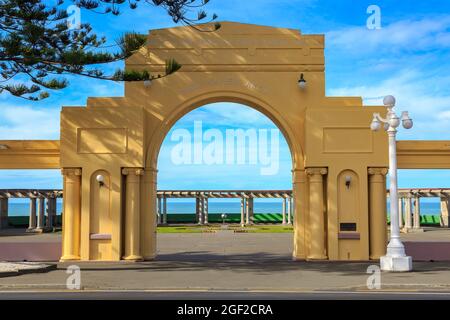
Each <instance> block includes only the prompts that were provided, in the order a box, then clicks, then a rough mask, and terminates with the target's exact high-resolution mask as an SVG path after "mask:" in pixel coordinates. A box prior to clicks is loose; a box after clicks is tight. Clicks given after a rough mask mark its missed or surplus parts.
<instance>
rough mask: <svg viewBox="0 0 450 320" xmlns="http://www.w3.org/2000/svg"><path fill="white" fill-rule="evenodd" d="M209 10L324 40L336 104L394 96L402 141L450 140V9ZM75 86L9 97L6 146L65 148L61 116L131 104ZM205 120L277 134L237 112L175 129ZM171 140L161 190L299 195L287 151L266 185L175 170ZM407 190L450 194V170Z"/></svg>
mask: <svg viewBox="0 0 450 320" xmlns="http://www.w3.org/2000/svg"><path fill="white" fill-rule="evenodd" d="M68 4H69V2H67V5H68ZM372 4H375V5H378V6H379V7H380V8H381V27H382V28H381V29H380V30H368V29H367V28H366V20H367V18H368V17H369V15H368V14H367V13H366V10H367V8H368V6H369V5H372ZM206 9H207V11H208V12H210V13H213V12H214V13H217V14H218V15H219V20H223V21H237V22H243V23H253V24H262V25H269V26H277V27H287V28H295V29H300V30H302V32H303V33H305V34H308V33H324V34H325V35H326V70H327V71H326V77H327V78H326V80H327V95H328V96H348V95H354V96H363V98H364V101H365V104H367V105H373V104H380V102H381V100H380V97H382V96H384V95H386V94H394V95H395V96H396V97H397V100H398V106H399V108H401V109H403V108H405V109H407V110H409V111H410V114H411V116H412V117H413V118H414V120H415V127H414V129H413V130H410V131H404V130H403V131H402V132H401V133H400V134H399V138H400V139H447V140H450V130H449V128H450V61H449V59H448V57H449V51H450V2H448V1H437V0H429V1H407V0H403V1H402V0H396V1H393V0H391V1H378V0H371V1H362V0H358V1H354V0H353V1H349V0H340V1H328V0H320V1H318V0H298V1H293V0H291V1H287V0H258V1H241V0H226V1H219V0H211V2H210V4H208V6H207V7H206ZM81 18H82V21H83V22H89V23H91V24H92V26H93V28H94V30H95V31H96V32H97V33H99V34H102V35H105V36H107V37H108V39H110V40H111V41H113V39H115V38H117V37H118V36H119V35H120V34H121V33H123V32H126V31H137V32H141V33H147V31H148V30H150V29H155V28H164V27H172V26H174V23H173V22H172V21H171V20H170V18H169V17H167V16H166V15H165V13H164V12H163V11H162V10H161V9H158V8H152V7H148V6H145V5H142V4H141V5H140V7H139V9H138V10H135V11H131V10H126V9H125V8H124V10H123V13H122V15H121V16H119V17H113V16H105V15H96V14H93V13H89V12H85V11H83V12H82V15H81ZM113 68H115V66H111V69H113ZM69 80H70V82H71V85H70V87H69V88H67V89H65V90H62V91H58V92H52V95H51V97H50V98H49V99H46V100H44V101H41V102H38V103H36V102H27V101H25V100H21V99H17V98H14V97H10V96H8V95H7V94H1V95H0V107H1V108H2V114H1V115H2V116H1V117H0V139H59V111H60V108H61V106H63V105H64V106H71V105H85V104H86V98H87V97H88V96H121V95H123V86H122V84H118V83H113V82H102V81H97V80H92V79H85V78H83V79H77V78H73V77H71V78H70V79H69ZM198 119H203V121H204V125H205V127H210V126H212V125H214V123H217V121H220V123H221V126H220V128H221V129H226V128H248V126H249V125H250V123H245V121H242V120H243V119H252V120H256V122H255V123H256V126H257V128H275V127H274V126H273V124H271V123H270V121H268V120H267V119H265V118H264V116H262V115H261V114H258V113H257V112H256V111H252V110H250V109H248V108H246V107H239V106H234V105H229V104H218V105H214V106H208V107H205V108H202V109H197V110H195V111H193V112H192V113H191V114H188V115H187V116H186V117H185V118H183V119H182V120H181V121H180V122H179V123H177V125H176V127H180V128H181V127H184V128H189V126H191V127H192V126H193V121H195V120H198ZM213 119H214V121H213ZM236 119H239V121H236ZM216 120H217V121H216ZM253 126H255V125H253ZM174 129H176V128H174ZM281 138H282V137H281ZM169 140H170V137H168V139H167V143H165V145H164V147H163V149H162V151H161V157H160V162H159V170H160V175H159V179H158V184H159V187H160V188H260V189H264V188H290V184H291V178H290V155H289V150H288V148H287V146H286V144H285V142H283V141H282V142H281V144H280V170H279V174H277V175H274V176H261V175H260V174H258V172H259V171H258V170H259V169H258V167H257V166H225V167H223V166H222V167H221V166H199V165H197V166H174V165H173V164H172V163H171V162H170V161H168V156H167V155H168V152H170V147H171V143H170V141H169ZM172 146H173V143H172ZM180 176H182V177H183V178H182V179H179V177H180ZM0 177H1V179H0V188H15V187H16V188H17V187H24V188H25V187H30V188H37V187H41V188H43V187H48V188H50V187H54V188H58V187H61V184H62V183H61V179H60V175H59V172H57V171H23V172H20V171H1V172H0ZM400 186H402V187H409V186H411V187H420V186H422V187H427V186H433V187H450V170H448V171H438V170H432V171H405V172H404V171H402V172H400Z"/></svg>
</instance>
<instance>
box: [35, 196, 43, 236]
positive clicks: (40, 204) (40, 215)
mask: <svg viewBox="0 0 450 320" xmlns="http://www.w3.org/2000/svg"><path fill="white" fill-rule="evenodd" d="M44 226H45V198H39V199H38V217H37V228H36V230H37V231H41V232H42V231H43V230H44Z"/></svg>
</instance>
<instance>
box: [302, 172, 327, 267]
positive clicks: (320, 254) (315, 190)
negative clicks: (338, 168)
mask: <svg viewBox="0 0 450 320" xmlns="http://www.w3.org/2000/svg"><path fill="white" fill-rule="evenodd" d="M306 172H307V174H308V177H309V228H310V232H311V243H310V248H309V254H308V259H310V260H324V259H327V255H326V252H325V210H324V209H325V208H324V183H323V176H324V175H326V174H327V172H328V169H327V168H308V169H306Z"/></svg>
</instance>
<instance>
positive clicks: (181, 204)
mask: <svg viewBox="0 0 450 320" xmlns="http://www.w3.org/2000/svg"><path fill="white" fill-rule="evenodd" d="M181 200H183V201H181ZM56 207H57V213H58V214H60V213H61V211H62V201H61V200H59V201H58V202H57V206H56ZM8 211H9V215H10V216H27V215H28V212H29V203H28V202H24V201H23V200H10V202H9V210H8ZM281 211H282V206H281V201H271V202H267V201H258V200H255V202H254V212H255V213H281ZM420 211H421V214H423V215H425V214H427V215H439V214H440V203H439V201H433V202H424V201H422V202H421V204H420ZM167 212H168V213H170V214H182V213H185V214H186V213H195V201H194V200H192V201H186V199H172V200H171V199H169V200H168V201H167ZM209 212H210V213H239V212H241V204H240V201H239V200H238V199H235V200H234V201H223V200H221V201H217V200H210V201H209Z"/></svg>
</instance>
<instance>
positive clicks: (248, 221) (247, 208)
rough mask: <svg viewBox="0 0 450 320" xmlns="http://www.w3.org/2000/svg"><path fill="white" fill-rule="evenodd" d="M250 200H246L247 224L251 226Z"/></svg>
mask: <svg viewBox="0 0 450 320" xmlns="http://www.w3.org/2000/svg"><path fill="white" fill-rule="evenodd" d="M249 200H250V198H246V199H245V224H246V225H249V224H250V201H249Z"/></svg>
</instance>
